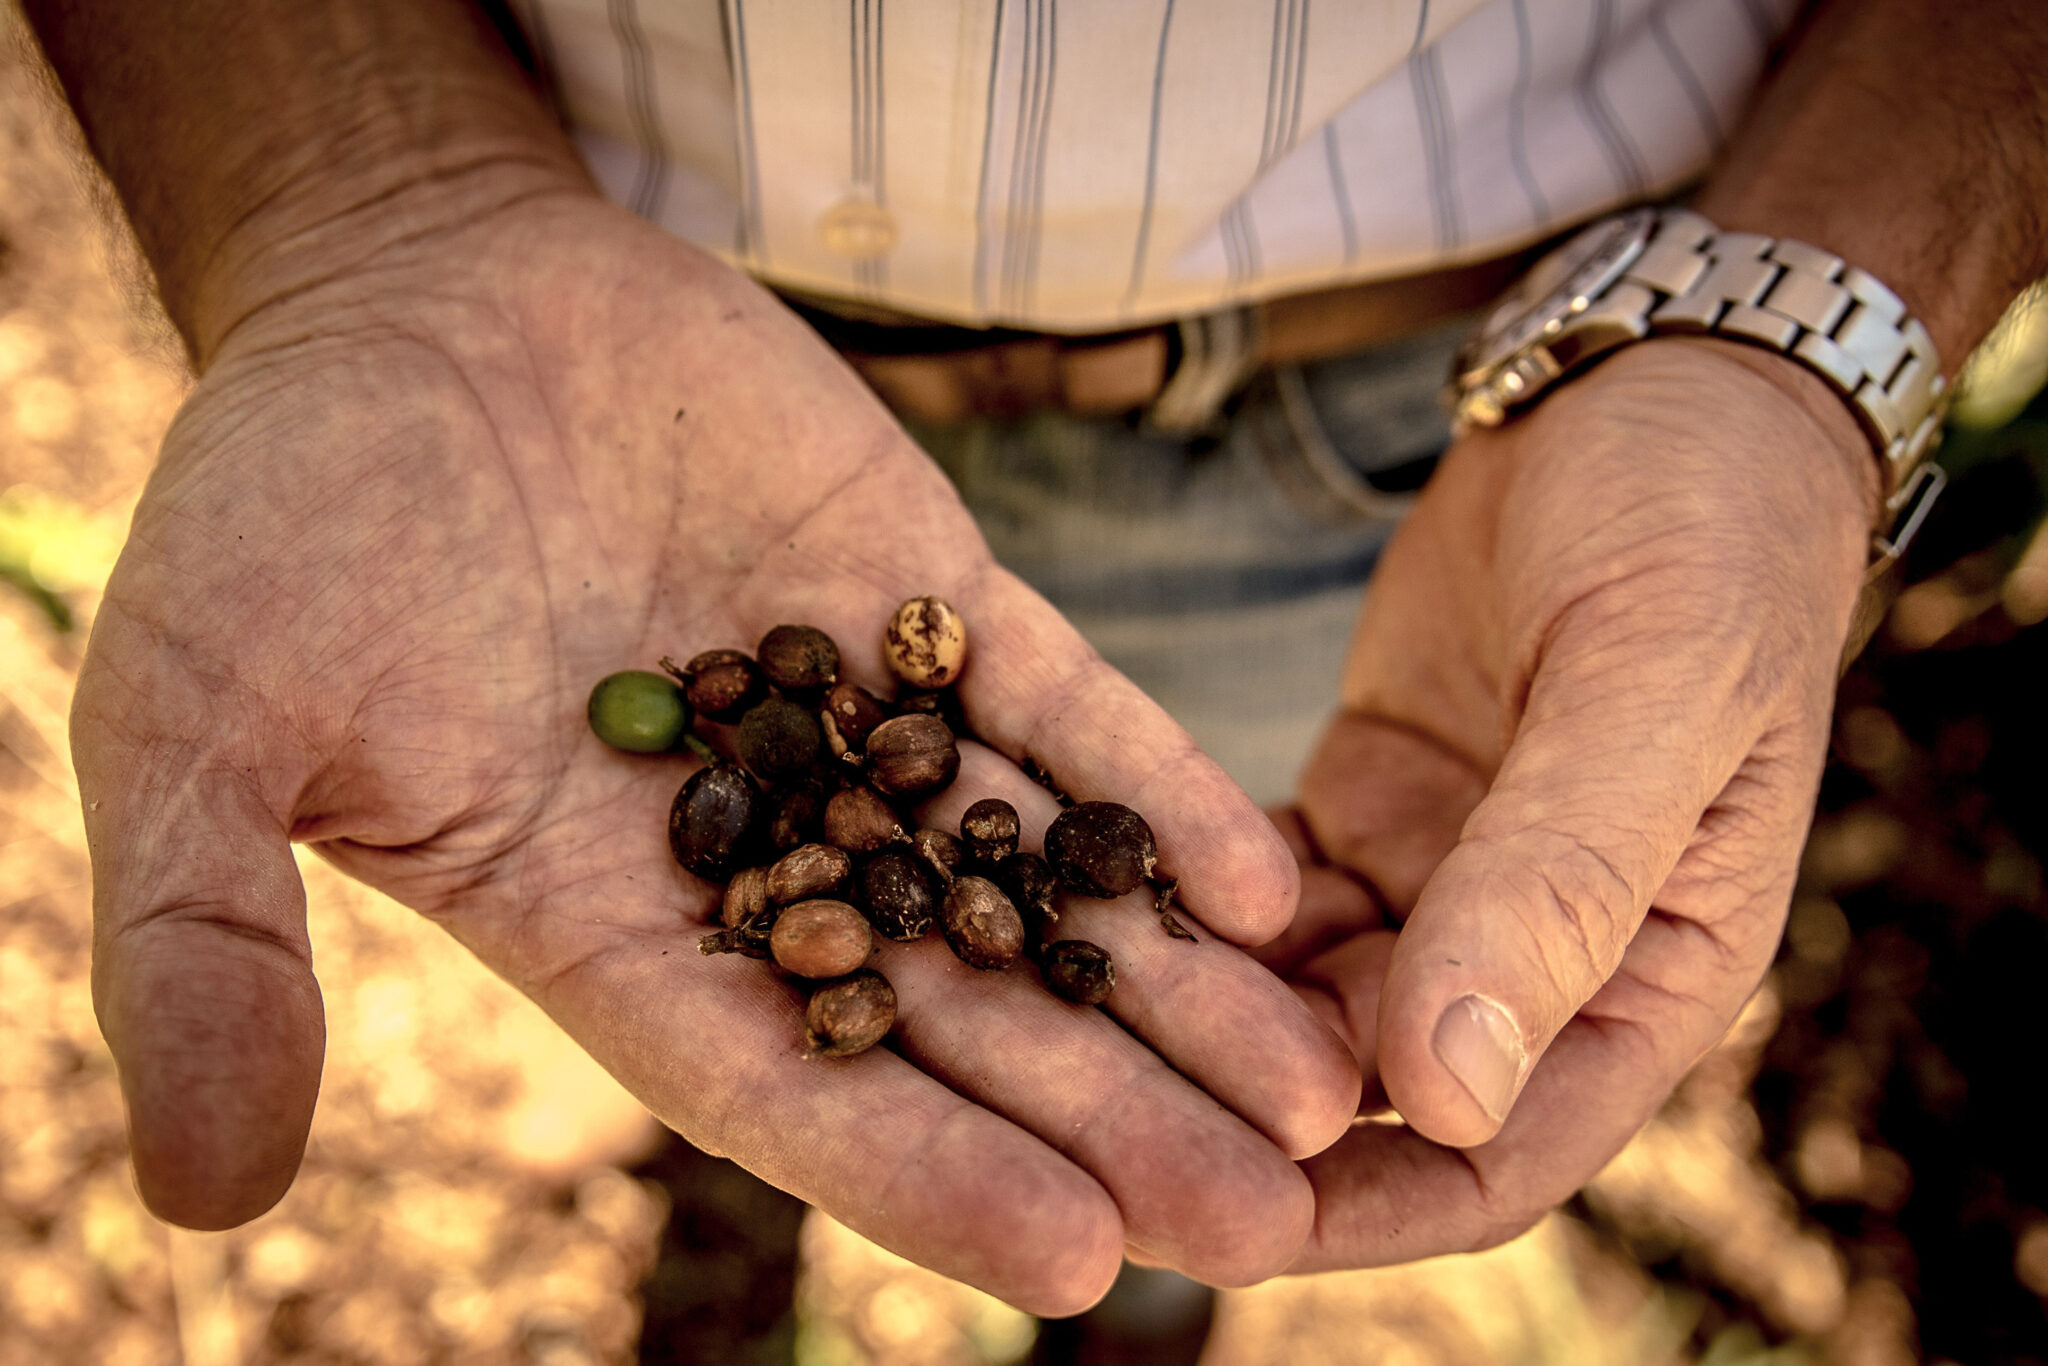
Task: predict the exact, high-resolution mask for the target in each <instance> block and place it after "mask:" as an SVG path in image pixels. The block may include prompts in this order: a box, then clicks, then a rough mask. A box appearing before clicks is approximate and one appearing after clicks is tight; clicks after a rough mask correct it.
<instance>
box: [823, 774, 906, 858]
mask: <svg viewBox="0 0 2048 1366" xmlns="http://www.w3.org/2000/svg"><path fill="white" fill-rule="evenodd" d="M909 838H910V832H909V831H907V830H905V829H904V828H903V818H902V817H901V816H899V815H897V814H896V808H895V807H893V806H890V805H889V803H887V802H885V801H883V800H882V799H881V798H880V797H879V796H877V795H876V794H875V793H874V791H873V790H872V789H870V788H865V787H849V788H847V789H846V790H845V791H843V792H835V793H833V794H832V798H831V800H830V801H828V802H826V803H825V842H826V843H827V844H836V845H838V846H839V847H840V848H841V849H844V850H845V851H846V852H847V853H849V854H872V853H875V852H877V851H878V850H882V849H886V848H888V847H889V846H890V845H892V844H901V843H903V842H904V841H905V840H907V839H909Z"/></svg>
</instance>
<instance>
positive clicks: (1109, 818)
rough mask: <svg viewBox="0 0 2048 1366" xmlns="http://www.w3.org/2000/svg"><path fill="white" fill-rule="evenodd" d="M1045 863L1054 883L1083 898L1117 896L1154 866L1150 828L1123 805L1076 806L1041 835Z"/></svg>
mask: <svg viewBox="0 0 2048 1366" xmlns="http://www.w3.org/2000/svg"><path fill="white" fill-rule="evenodd" d="M1045 858H1046V862H1048V863H1050V864H1051V865H1052V868H1053V871H1054V872H1055V873H1058V874H1059V879H1060V884H1061V885H1062V886H1064V887H1066V888H1068V889H1070V890H1072V891H1076V892H1080V893H1082V894H1083V895H1085V896H1101V897H1109V896H1122V895H1123V894H1124V893H1125V892H1129V891H1134V890H1136V888H1137V886H1138V884H1139V883H1141V882H1143V881H1144V880H1145V879H1146V878H1148V877H1150V876H1152V870H1153V869H1154V868H1156V867H1157V866H1158V865H1159V848H1158V846H1157V845H1156V844H1154V843H1153V841H1152V827H1151V826H1149V825H1147V824H1145V818H1144V817H1143V816H1140V815H1139V814H1138V813H1137V812H1135V811H1133V810H1131V808H1129V807H1128V806H1122V805H1119V804H1118V803H1116V802H1082V803H1080V804H1079V805H1076V806H1070V807H1068V808H1067V809H1066V810H1065V811H1062V812H1060V814H1059V815H1058V817H1056V818H1055V819H1054V821H1053V823H1052V826H1051V828H1050V829H1048V830H1047V831H1046V832H1045Z"/></svg>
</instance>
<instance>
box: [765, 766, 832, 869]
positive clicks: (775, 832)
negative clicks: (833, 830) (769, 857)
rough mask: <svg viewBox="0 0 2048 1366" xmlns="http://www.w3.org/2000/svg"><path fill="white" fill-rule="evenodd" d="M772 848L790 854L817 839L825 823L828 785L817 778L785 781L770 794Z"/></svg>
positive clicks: (772, 850) (769, 824)
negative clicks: (826, 787)
mask: <svg viewBox="0 0 2048 1366" xmlns="http://www.w3.org/2000/svg"><path fill="white" fill-rule="evenodd" d="M767 804H768V817H767V827H768V828H767V839H768V850H769V852H770V853H772V854H786V853H788V852H789V851H790V850H792V849H794V848H796V847H797V846H798V845H800V844H810V843H813V842H815V841H816V840H817V838H818V835H819V832H820V831H821V830H822V829H823V828H824V823H825V788H824V785H823V784H822V783H819V782H817V781H816V780H815V779H805V780H803V781H801V782H795V783H789V784H785V785H784V786H782V787H778V788H776V789H775V790H774V791H772V792H770V793H768V794H767Z"/></svg>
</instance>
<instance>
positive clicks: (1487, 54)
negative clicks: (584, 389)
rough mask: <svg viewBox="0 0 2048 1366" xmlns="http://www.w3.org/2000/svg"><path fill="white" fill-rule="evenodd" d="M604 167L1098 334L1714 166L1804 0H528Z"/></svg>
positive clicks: (1286, 287) (912, 290)
mask: <svg viewBox="0 0 2048 1366" xmlns="http://www.w3.org/2000/svg"><path fill="white" fill-rule="evenodd" d="M511 4H512V7H513V9H514V11H515V12H516V13H517V15H518V17H519V19H520V22H521V23H522V25H523V26H524V28H525V30H526V33H527V35H528V37H529V40H530V42H531V44H532V47H533V49H534V53H535V57H536V60H537V61H538V63H539V65H540V66H541V69H542V72H543V74H544V76H545V77H546V78H547V79H548V80H549V81H550V82H551V83H552V84H553V87H554V89H555V91H556V95H557V98H558V100H559V101H560V103H561V106H562V109H563V112H564V115H565V116H566V117H567V119H568V120H569V122H570V125H571V127H572V129H573V131H574V133H575V136H576V139H577V141H578V144H579V146H580V147H581V149H582V151H583V154H584V157H585V159H586V160H587V161H588V163H589V165H590V167H591V170H592V171H593V173H594V174H595V175H596V177H597V179H598V181H599V182H600V184H602V185H603V186H604V188H605V189H606V191H607V192H608V193H610V194H611V195H612V196H614V197H615V198H616V199H618V200H619V201H620V202H621V203H624V204H626V205H628V206H630V207H631V208H633V209H634V210H635V211H636V212H639V213H641V214H643V215H644V216H646V217H648V218H650V219H652V220H653V221H654V222H656V223H659V224H661V225H662V226H664V227H666V228H668V229H669V230H671V231H673V232H675V233H677V234H678V235H680V236H682V237H684V238H686V239H688V240H690V241H692V242H695V243H697V244H699V245H701V246H704V247H707V248H709V249H710V250H712V251H714V252H717V253H718V254H720V255H722V256H724V257H725V258H727V259H728V260H731V261H732V262H734V263H735V264H736V265H739V266H741V267H743V268H744V269H746V270H748V271H751V272H753V273H754V274H756V275H758V276H760V277H762V278H764V279H766V280H768V281H770V282H772V283H775V284H779V285H783V286H787V287H790V288H794V289H798V290H803V291H807V292H811V293H816V294H824V295H832V296H838V297H845V298H851V299H858V300H863V301H867V302H871V303H875V304H879V305H883V306H886V307H889V308H892V309H896V310H900V311H903V312H907V313H914V314H919V315H923V316H929V317H934V318H941V319H946V320H949V321H954V322H960V323H966V324H970V325H988V324H1004V325H1011V326H1019V327H1030V328H1038V329H1043V330H1048V331H1074V332H1097V331H1106V330H1112V329H1116V328H1121V327H1128V326H1132V325H1136V324H1141V323H1146V322H1151V321H1155V320H1157V319H1160V318H1165V317H1173V316H1182V315H1187V314H1192V313H1199V312H1206V311H1210V310H1213V309H1216V308H1218V307H1222V306H1224V305H1227V304H1230V303H1234V302H1242V301H1247V300H1250V299H1254V298H1263V297H1268V296H1272V295H1276V294H1284V293H1292V292H1296V291H1299V290H1305V289H1312V288H1316V287H1320V286H1325V285H1331V284H1337V283H1342V282H1347V281H1353V280H1361V279H1367V278H1372V277H1378V276H1387V275H1397V274H1405V273H1409V272H1412V271H1416V270H1420V269H1425V268H1427V267H1430V266H1433V265H1438V264H1447V263H1451V262H1455V261H1460V260H1471V259H1478V258H1482V257H1487V256H1492V255H1496V254H1498V253H1501V252H1503V251H1506V250H1509V249H1511V248H1514V247H1518V246H1522V245H1525V244H1527V243H1529V242H1532V241H1535V240H1538V239H1540V238H1542V237H1544V236H1547V235H1548V234H1549V233H1551V232H1553V231H1555V230H1557V229H1558V228H1560V227H1562V226H1564V225H1567V224H1569V223H1572V222H1575V221H1577V220H1580V219H1583V218H1586V217H1589V216H1591V215H1593V214H1595V213H1597V212H1599V211H1601V210H1603V209H1607V208H1610V207H1612V206H1614V205H1616V204H1620V203H1624V202H1627V201H1631V200H1637V199H1641V198H1643V197H1645V196H1646V195H1654V194H1657V193H1659V192H1660V191H1665V190H1669V189H1671V188H1673V187H1675V186H1677V185H1680V184H1682V183H1683V182H1685V181H1686V180H1688V179H1690V178H1691V177H1693V176H1695V175H1697V174H1698V173H1699V172H1700V171H1701V170H1702V169H1703V168H1704V167H1705V165H1706V163H1707V161H1708V160H1709V158H1710V157H1711V155H1712V154H1713V152H1714V151H1715V150H1716V148H1717V147H1718V146H1719V144H1720V143H1721V142H1722V141H1723V140H1724V139H1725V138H1726V137H1727V135H1728V133H1729V132H1730V130H1731V129H1732V127H1733V126H1734V125H1735V123H1736V122H1737V120H1738V119H1739V118H1740V117H1741V113H1742V110H1743V107H1744V105H1745V104H1746V102H1747V100H1748V98H1749V95H1750V93H1751V91H1752V90H1753V88H1754V86H1755V84H1756V82H1757V80H1758V77H1759V75H1760V73H1761V71H1762V69H1763V66H1764V62H1765V59H1766V57H1767V55H1768V53H1769V50H1770V47H1771V45H1772V44H1773V43H1774V42H1775V41H1776V40H1777V38H1778V37H1779V36H1780V35H1781V34H1782V32H1783V31H1784V29H1785V28H1786V27H1787V25H1788V24H1789V23H1790V21H1791V18H1792V16H1793V14H1794V13H1795V12H1796V10H1797V9H1798V6H1799V0H1352V2H1351V3H1340V0H511Z"/></svg>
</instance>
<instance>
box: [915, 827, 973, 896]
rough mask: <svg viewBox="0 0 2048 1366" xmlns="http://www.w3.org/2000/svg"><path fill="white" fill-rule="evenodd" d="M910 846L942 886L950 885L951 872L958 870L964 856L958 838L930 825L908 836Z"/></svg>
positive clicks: (951, 879) (951, 880)
mask: <svg viewBox="0 0 2048 1366" xmlns="http://www.w3.org/2000/svg"><path fill="white" fill-rule="evenodd" d="M910 847H911V849H912V850H913V851H914V852H915V853H916V854H917V856H918V857H919V858H921V859H923V860H924V861H925V864H926V865H927V866H928V867H930V868H931V870H932V872H934V873H935V874H937V875H938V879H939V883H940V885H942V886H951V885H952V882H953V874H954V873H956V872H958V871H959V868H960V861H961V860H962V859H963V858H965V857H966V853H965V851H964V850H962V849H961V847H960V841H959V840H956V839H954V838H953V837H952V836H951V835H949V834H947V833H946V832H945V831H943V830H934V829H932V828H931V827H930V826H926V827H925V828H924V829H922V830H920V831H918V832H917V833H916V834H914V835H912V836H911V837H910Z"/></svg>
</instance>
